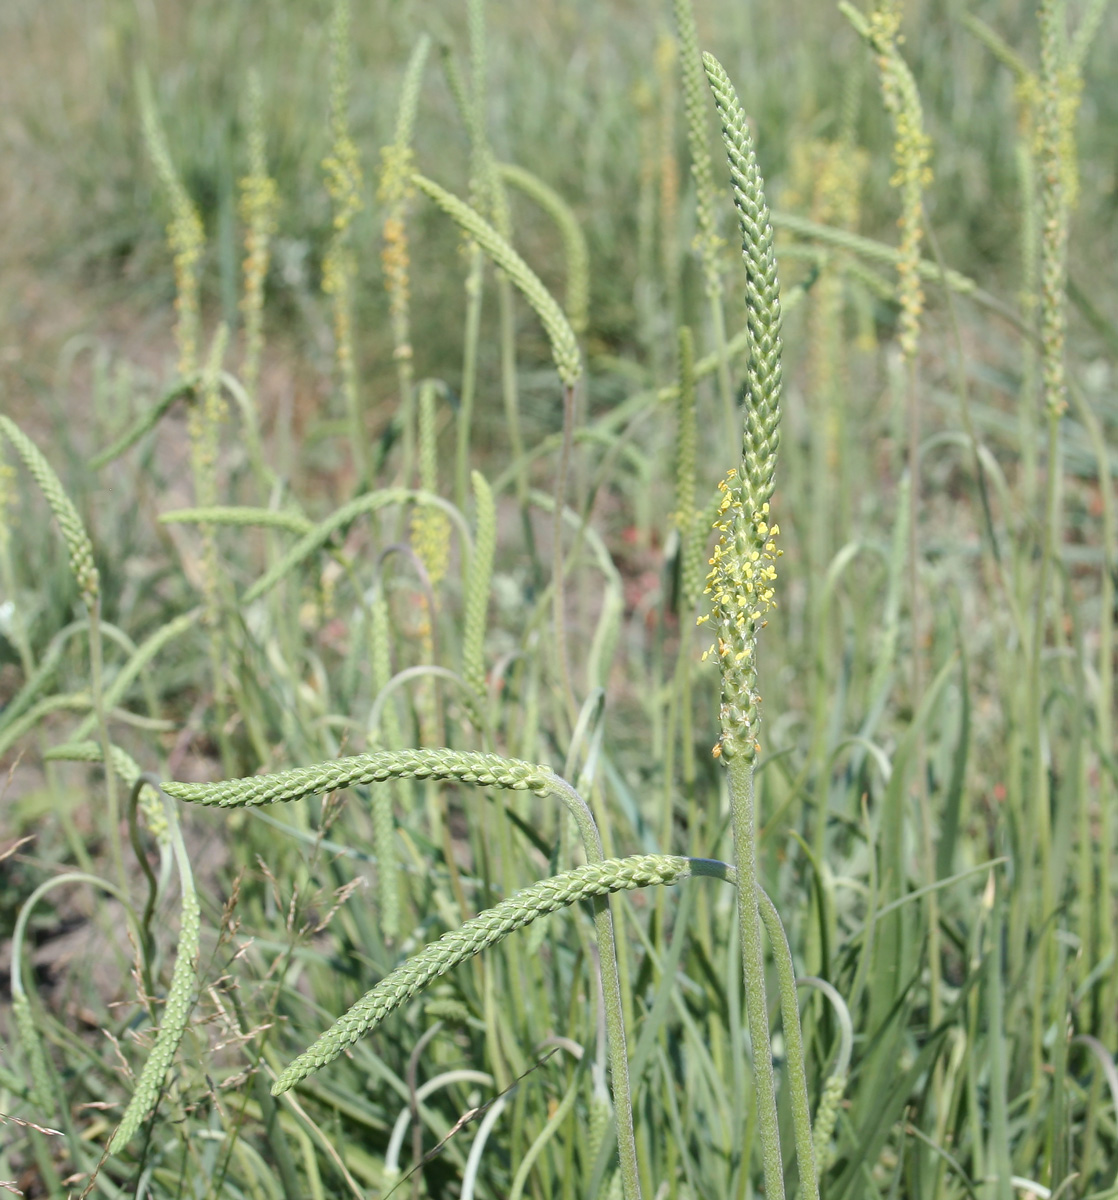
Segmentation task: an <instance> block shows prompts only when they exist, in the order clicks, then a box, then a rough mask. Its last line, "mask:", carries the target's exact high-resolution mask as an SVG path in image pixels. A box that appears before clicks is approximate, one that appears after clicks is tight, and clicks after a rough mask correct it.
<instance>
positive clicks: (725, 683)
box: [700, 54, 818, 1200]
mask: <svg viewBox="0 0 1118 1200" xmlns="http://www.w3.org/2000/svg"><path fill="white" fill-rule="evenodd" d="M703 66H704V68H705V69H706V73H707V79H708V80H709V82H710V86H711V90H712V92H713V93H714V99H715V103H716V104H717V106H718V115H719V117H720V118H721V121H722V137H723V140H724V142H725V143H726V153H727V158H728V160H729V166H730V178H731V180H732V182H733V189H734V203H735V204H736V206H737V209H738V217H739V223H740V227H741V234H742V255H743V257H744V259H745V273H746V293H745V301H746V320H747V325H748V328H749V334H750V343H751V350H752V354H751V356H750V362H749V367H748V369H747V372H746V381H745V430H744V435H743V439H742V454H741V462H740V464H739V465H738V467H736V468H735V469H733V470H731V471H730V472H729V473H728V475H727V477H726V478H725V479H724V480H723V481H722V483H721V485H720V487H721V489H722V501H721V503H720V505H719V515H718V520H717V522H716V524H715V528H716V529H717V530H718V532H719V535H720V537H719V541H718V544H717V546H716V547H715V549H714V553H713V555H712V557H711V559H710V567H711V570H710V574H709V575H708V576H707V588H706V591H707V594H708V595H709V596H710V597H711V612H710V613H709V614H708V615H707V616H706V617H701V618H700V623H709V624H710V625H711V627H712V631H713V633H714V635H715V642H714V645H713V646H712V647H711V649H710V650H708V651H707V652H706V655H704V657H709V656H710V655H711V654H714V655H715V656H716V657H717V659H718V664H719V668H720V670H721V673H722V703H721V709H720V713H719V721H720V725H721V732H720V735H719V739H718V743H717V745H716V746H715V747H714V754H715V757H716V758H719V759H721V760H722V761H723V762H724V763H725V764H726V765H727V767H728V768H729V772H730V802H731V812H732V825H733V831H734V861H735V865H736V867H737V875H738V929H739V935H740V938H741V956H742V968H743V972H744V975H745V992H746V1009H747V1013H748V1019H749V1036H750V1042H751V1045H752V1048H753V1070H754V1076H755V1078H756V1086H757V1103H758V1128H759V1130H760V1135H761V1151H762V1159H763V1162H764V1169H765V1195H766V1196H768V1197H770V1200H783V1196H784V1168H783V1161H782V1157H781V1152H780V1133H779V1128H778V1123H777V1111H776V1082H775V1079H774V1076H773V1065H772V1047H771V1042H770V1038H769V1016H768V1003H767V1000H766V996H765V962H764V953H763V949H762V945H761V912H760V907H759V898H760V892H759V880H758V874H757V844H756V843H757V820H756V808H755V803H754V794H753V769H754V765H755V763H756V760H757V756H758V754H759V753H760V749H761V747H760V744H759V742H758V740H757V731H758V726H759V724H760V715H761V714H760V703H761V697H760V696H759V695H758V693H757V635H758V633H759V632H760V630H761V629H762V628H763V627H764V624H765V615H766V614H767V613H768V611H769V610H770V609H771V608H772V607H773V605H774V604H775V602H776V601H775V593H774V587H773V585H774V583H775V582H776V567H775V562H776V559H777V558H778V557H779V555H780V551H779V550H777V548H776V536H777V534H778V533H779V532H780V530H779V528H778V526H776V525H775V524H773V523H772V521H771V520H770V516H769V500H770V498H771V496H772V493H773V486H774V480H775V473H776V453H777V448H778V446H779V442H780V434H779V425H780V390H781V365H780V352H781V342H780V322H781V317H780V291H779V284H778V282H777V275H776V256H775V254H774V251H773V231H772V225H771V223H770V220H769V209H768V205H767V204H766V202H765V196H764V181H763V180H762V179H761V173H760V171H759V170H758V168H757V158H756V155H755V153H754V150H753V141H752V138H751V137H750V134H749V129H748V127H747V126H746V122H745V114H744V113H743V112H742V108H741V104H740V103H739V101H738V97H737V94H736V92H735V91H734V87H733V85H732V84H731V83H730V80H729V78H728V77H727V75H726V72H725V71H724V70H723V69H722V66H721V65H720V64H719V62H718V61H717V59H715V58H714V57H713V56H712V55H710V54H704V55H703ZM783 1019H784V1022H785V1024H786V1025H790V1024H791V1023H792V1022H798V1019H799V1018H798V1013H797V1012H796V1011H795V1009H794V1008H792V1010H791V1011H787V1010H786V1011H784V1012H783ZM801 1069H802V1068H801ZM801 1082H802V1081H801V1080H799V1079H798V1080H797V1081H796V1086H794V1087H793V1089H792V1091H793V1109H794V1115H795V1118H796V1135H797V1136H796V1141H797V1148H798V1153H799V1159H800V1162H799V1168H800V1188H801V1191H802V1194H803V1195H804V1196H816V1195H817V1194H818V1192H817V1187H816V1181H815V1164H814V1156H813V1154H812V1148H811V1136H810V1129H811V1121H810V1116H809V1114H808V1112H807V1106H806V1092H804V1094H803V1096H801V1092H802V1091H803V1089H802V1087H801V1086H800V1084H801Z"/></svg>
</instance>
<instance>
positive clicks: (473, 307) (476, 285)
mask: <svg viewBox="0 0 1118 1200" xmlns="http://www.w3.org/2000/svg"><path fill="white" fill-rule="evenodd" d="M484 266H485V262H484V259H483V258H482V253H481V247H480V246H474V248H473V251H472V256H471V260H470V273H469V275H468V276H467V277H466V348H465V352H464V356H463V359H462V397H461V407H460V408H459V410H458V446H457V454H456V457H455V467H454V502H455V504H457V505H458V508H459V509H460V510H461V511H462V512H465V511H466V500H467V499H468V497H469V494H470V425H471V423H472V420H473V413H474V393H475V392H476V390H477V345H478V336H479V333H480V330H481V293H482V279H483V271H484Z"/></svg>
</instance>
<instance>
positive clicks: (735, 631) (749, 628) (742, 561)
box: [699, 471, 782, 664]
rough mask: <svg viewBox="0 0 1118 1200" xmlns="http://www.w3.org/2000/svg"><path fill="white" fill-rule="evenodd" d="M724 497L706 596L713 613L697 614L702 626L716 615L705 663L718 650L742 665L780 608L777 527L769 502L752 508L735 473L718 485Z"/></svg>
mask: <svg viewBox="0 0 1118 1200" xmlns="http://www.w3.org/2000/svg"><path fill="white" fill-rule="evenodd" d="M718 487H719V490H720V491H721V492H722V501H721V503H720V504H719V506H718V520H717V521H716V522H715V525H714V527H715V529H717V530H718V531H719V533H720V534H721V535H722V536H721V538H720V539H719V541H718V544H717V545H716V546H715V547H714V553H713V555H712V556H711V558H710V560H709V562H710V572H709V574H708V575H707V586H706V588H705V589H704V594H705V595H708V596H710V597H712V605H713V611H712V612H711V613H708V614H707V615H706V616H702V617H700V618H699V624H700V625H702V624H704V623H705V622H706V621H709V620H710V618H711V617H712V616H713V617H714V619H715V622H716V624H717V626H718V639H717V641H716V642H715V644H714V645H712V646H711V647H710V649H708V650H706V651H705V652H704V654H703V660H704V661H705V660H706V659H707V658H709V657H710V655H711V654H715V653H717V655H718V657H719V659H720V660H721V661H722V662H723V663H726V664H740V663H744V662H746V661H747V660H749V659H751V658H752V656H753V648H754V643H755V641H756V637H757V630H758V629H759V628H760V627H761V626H762V625H763V624H764V618H765V614H766V613H767V612H768V611H769V610H770V609H771V608H775V607H776V599H775V595H776V592H775V589H774V587H773V584H774V583H775V582H776V567H775V566H774V564H775V562H776V560H777V559H778V558H779V557H780V555H781V553H782V551H780V550H778V549H777V548H776V541H775V538H776V536H777V535H778V534H779V533H780V526H779V525H770V524H769V506H768V504H767V503H764V504H762V505H761V506H760V507H759V508H757V509H755V510H753V511H752V512H748V513H747V510H746V506H745V503H744V499H745V497H744V494H743V493H744V489H743V488H742V486H741V481H740V478H739V476H738V473H737V471H730V472H729V473H728V475H727V478H726V479H724V480H722V482H721V483H720V484H719V485H718Z"/></svg>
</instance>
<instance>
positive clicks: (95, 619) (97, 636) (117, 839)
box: [89, 597, 128, 894]
mask: <svg viewBox="0 0 1118 1200" xmlns="http://www.w3.org/2000/svg"><path fill="white" fill-rule="evenodd" d="M89 677H90V691H91V692H92V693H93V711H94V712H95V713H96V714H97V733H98V737H99V738H100V740H101V754H102V761H103V762H104V763H105V794H106V797H107V800H108V807H109V848H110V850H111V851H112V856H113V866H114V867H115V868H116V875H117V879H119V880H120V886H121V888H122V890H123V891H124V892H125V894H127V892H128V875H127V873H126V872H125V870H124V844H123V842H122V840H121V836H120V797H119V796H118V795H117V790H116V772H115V771H114V770H113V768H112V761H113V754H112V743H111V742H110V741H109V722H108V719H107V717H106V714H105V697H104V686H103V680H102V649H101V600H100V598H99V597H98V598H97V599H95V600H94V601H93V603H92V604H91V605H90V606H89Z"/></svg>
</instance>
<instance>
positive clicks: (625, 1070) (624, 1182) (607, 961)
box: [551, 388, 775, 1200]
mask: <svg viewBox="0 0 1118 1200" xmlns="http://www.w3.org/2000/svg"><path fill="white" fill-rule="evenodd" d="M567 390H568V392H569V391H570V389H569V388H568V389H567ZM551 784H552V791H553V792H555V794H556V795H558V796H559V797H560V798H561V799H562V800H563V802H564V803H565V804H566V805H567V808H568V809H569V810H570V812H571V814H572V816H573V817H574V819H575V823H576V824H577V825H578V832H579V836H580V837H581V838H582V844H583V847H584V849H585V851H586V858H587V860H588V861H589V862H592V863H596V862H602V861H603V859H604V857H605V855H604V854H603V852H602V841H601V837H600V835H599V833H598V826H597V825H596V824H595V821H594V817H593V815H592V814H591V812H590V808H589V806H588V805H587V803H586V801H585V800H584V799H583V798H582V797H581V796H580V795H579V793H578V792H577V791H575V789H574V788H573V787H572V786H571V785H570V784H569V783H568V782H567V781H566V780H565V779H562V778H560V777H559V776H558V775H555V776H553V778H552V780H551ZM739 890H740V889H739ZM593 903H594V931H595V933H596V935H597V940H598V958H599V967H600V970H601V973H602V995H603V997H604V999H605V1010H606V1041H607V1044H608V1047H609V1066H610V1074H611V1076H612V1079H613V1106H614V1112H615V1115H616V1118H617V1149H618V1155H619V1157H620V1160H621V1186H622V1189H623V1194H624V1197H625V1200H640V1195H641V1183H640V1170H639V1167H638V1165H637V1142H636V1136H635V1134H634V1131H633V1094H632V1088H631V1087H630V1083H629V1056H628V1051H627V1045H626V1039H625V1009H624V1006H623V1004H622V1000H621V979H620V975H619V972H618V966H617V941H616V939H615V937H614V933H613V915H612V913H611V912H610V905H609V898H608V897H606V896H597V897H595V899H594V902H593ZM769 1065H770V1072H771V1069H772V1059H771V1056H770V1059H769ZM774 1116H775V1113H774ZM774 1194H775V1193H774Z"/></svg>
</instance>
